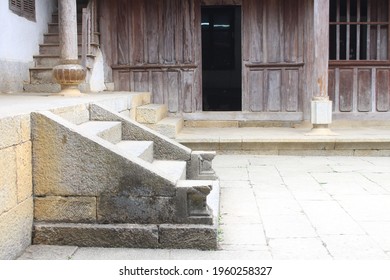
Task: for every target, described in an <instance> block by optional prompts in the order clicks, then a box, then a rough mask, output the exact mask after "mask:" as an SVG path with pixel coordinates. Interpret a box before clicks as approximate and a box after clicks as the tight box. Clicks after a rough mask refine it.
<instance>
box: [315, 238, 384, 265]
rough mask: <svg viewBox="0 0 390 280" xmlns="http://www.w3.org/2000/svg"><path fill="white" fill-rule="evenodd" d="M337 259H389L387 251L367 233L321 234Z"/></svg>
mask: <svg viewBox="0 0 390 280" xmlns="http://www.w3.org/2000/svg"><path fill="white" fill-rule="evenodd" d="M320 237H321V240H322V241H323V242H324V244H325V246H326V248H327V249H328V250H329V252H330V254H331V255H332V256H333V257H334V258H335V259H336V260H388V259H389V258H388V256H387V255H386V253H385V252H384V251H383V250H382V249H381V248H380V247H379V246H378V245H377V244H376V243H375V242H374V241H373V240H372V239H371V238H370V237H369V236H367V235H321V236H320Z"/></svg>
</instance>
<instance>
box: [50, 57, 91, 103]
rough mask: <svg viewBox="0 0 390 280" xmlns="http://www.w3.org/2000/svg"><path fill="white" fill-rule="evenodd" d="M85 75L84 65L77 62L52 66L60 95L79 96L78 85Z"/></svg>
mask: <svg viewBox="0 0 390 280" xmlns="http://www.w3.org/2000/svg"><path fill="white" fill-rule="evenodd" d="M86 75H87V72H86V70H85V68H84V67H82V66H81V65H78V64H64V65H58V66H56V67H54V68H53V76H54V78H55V79H56V81H57V83H59V84H60V85H61V92H60V93H59V94H58V95H61V96H81V95H82V93H81V92H80V90H79V88H78V86H79V84H81V83H82V82H83V81H84V80H85V77H86Z"/></svg>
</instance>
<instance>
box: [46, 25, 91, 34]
mask: <svg viewBox="0 0 390 280" xmlns="http://www.w3.org/2000/svg"><path fill="white" fill-rule="evenodd" d="M82 29H83V28H82V24H81V23H78V24H77V32H79V33H80V32H81V31H82ZM48 32H49V33H60V31H59V26H58V23H49V24H48Z"/></svg>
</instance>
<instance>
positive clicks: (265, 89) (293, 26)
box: [242, 0, 305, 112]
mask: <svg viewBox="0 0 390 280" xmlns="http://www.w3.org/2000/svg"><path fill="white" fill-rule="evenodd" d="M242 8H243V66H244V68H243V69H244V70H243V72H244V73H243V74H244V77H243V78H244V82H243V109H244V110H245V111H251V112H301V111H302V99H303V98H302V94H301V93H302V86H303V78H304V75H303V66H304V50H303V33H304V24H303V21H304V11H305V6H304V3H303V1H301V0H261V1H259V0H244V1H243V6H242Z"/></svg>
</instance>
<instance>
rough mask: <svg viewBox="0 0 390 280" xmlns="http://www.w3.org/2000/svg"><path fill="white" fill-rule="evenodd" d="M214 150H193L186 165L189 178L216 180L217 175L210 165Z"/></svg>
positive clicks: (214, 154)
mask: <svg viewBox="0 0 390 280" xmlns="http://www.w3.org/2000/svg"><path fill="white" fill-rule="evenodd" d="M215 156H216V153H215V152H205V151H194V152H192V153H191V160H190V162H189V164H188V165H187V176H188V178H189V179H191V180H216V179H217V176H216V174H215V171H214V170H213V167H212V161H213V159H214V157H215Z"/></svg>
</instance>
